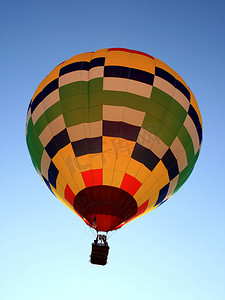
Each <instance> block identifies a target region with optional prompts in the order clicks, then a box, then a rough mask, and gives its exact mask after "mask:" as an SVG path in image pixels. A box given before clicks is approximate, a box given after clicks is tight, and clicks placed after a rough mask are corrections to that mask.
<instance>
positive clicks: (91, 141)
mask: <svg viewBox="0 0 225 300" xmlns="http://www.w3.org/2000/svg"><path fill="white" fill-rule="evenodd" d="M72 147H73V151H74V153H75V156H77V157H78V156H81V155H85V154H90V153H100V152H102V137H101V136H100V137H95V138H88V139H83V140H79V141H76V142H72Z"/></svg>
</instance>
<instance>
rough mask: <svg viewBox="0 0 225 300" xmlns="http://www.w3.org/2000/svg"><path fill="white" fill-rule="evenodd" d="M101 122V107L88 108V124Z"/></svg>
mask: <svg viewBox="0 0 225 300" xmlns="http://www.w3.org/2000/svg"><path fill="white" fill-rule="evenodd" d="M100 120H102V105H99V106H94V107H89V110H88V122H96V121H100Z"/></svg>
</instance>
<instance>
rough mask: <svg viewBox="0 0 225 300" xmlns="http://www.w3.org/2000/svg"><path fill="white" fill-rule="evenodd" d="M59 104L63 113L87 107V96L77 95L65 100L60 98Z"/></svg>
mask: <svg viewBox="0 0 225 300" xmlns="http://www.w3.org/2000/svg"><path fill="white" fill-rule="evenodd" d="M60 104H61V108H62V112H63V113H64V112H68V111H71V110H75V109H78V108H81V107H88V94H79V95H73V96H70V97H67V98H61V99H60Z"/></svg>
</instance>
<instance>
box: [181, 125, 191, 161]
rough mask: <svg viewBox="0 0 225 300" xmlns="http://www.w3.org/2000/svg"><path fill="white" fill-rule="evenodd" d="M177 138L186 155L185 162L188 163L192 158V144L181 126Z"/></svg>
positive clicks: (185, 130)
mask: <svg viewBox="0 0 225 300" xmlns="http://www.w3.org/2000/svg"><path fill="white" fill-rule="evenodd" d="M177 137H178V138H179V140H180V141H181V143H182V145H183V147H184V149H185V151H186V154H187V160H188V162H190V161H191V160H192V158H193V156H194V147H193V143H192V139H191V137H190V135H189V133H188V131H187V129H186V128H185V127H184V126H182V127H181V130H180V132H179V133H178V135H177Z"/></svg>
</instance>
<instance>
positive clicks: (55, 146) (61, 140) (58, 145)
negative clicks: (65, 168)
mask: <svg viewBox="0 0 225 300" xmlns="http://www.w3.org/2000/svg"><path fill="white" fill-rule="evenodd" d="M69 143H70V139H69V136H68V133H67V130H66V129H64V130H63V131H61V132H60V133H58V134H57V135H55V136H54V137H53V138H52V139H51V141H50V142H49V143H48V145H47V146H46V147H45V150H46V152H47V153H48V155H49V156H50V158H53V157H54V156H55V155H56V153H57V152H58V151H59V150H60V149H62V148H64V147H65V146H66V145H68V144H69Z"/></svg>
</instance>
